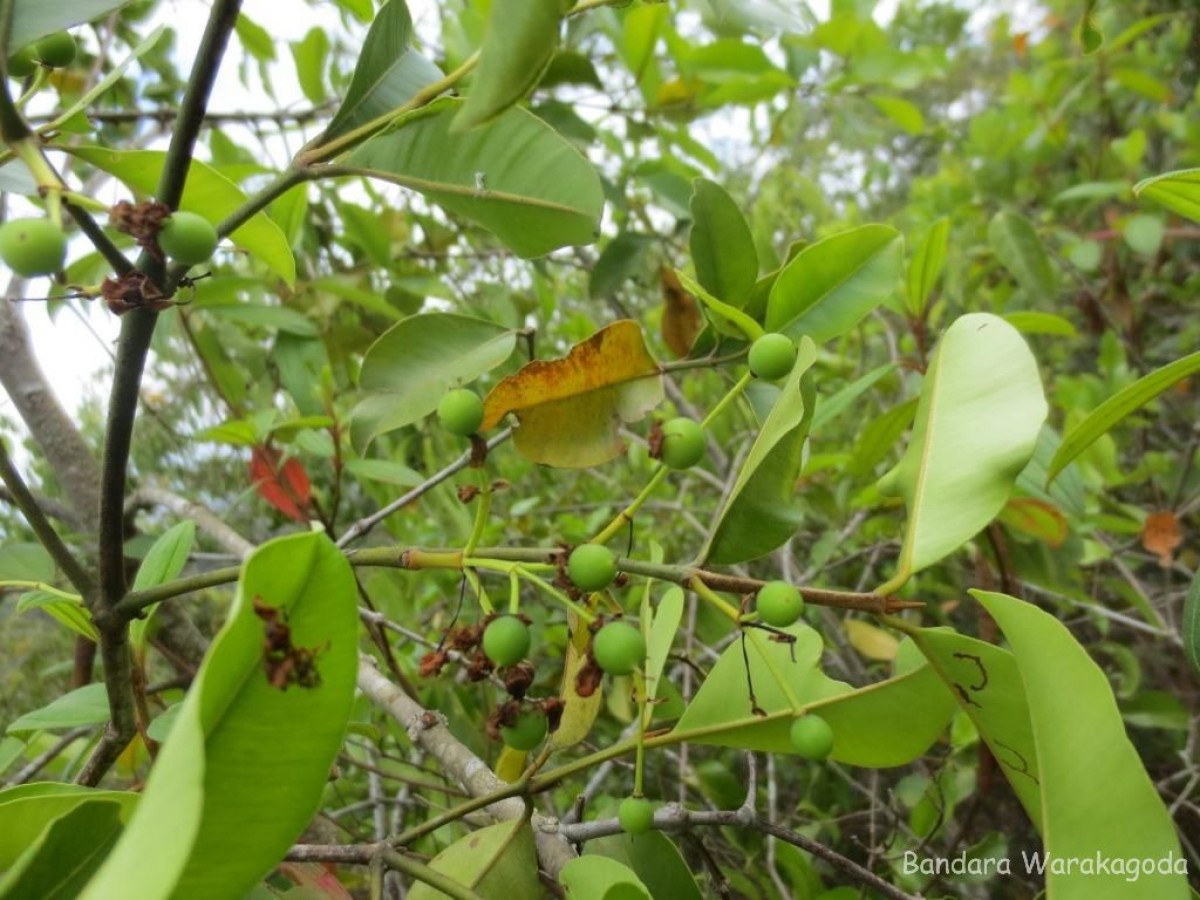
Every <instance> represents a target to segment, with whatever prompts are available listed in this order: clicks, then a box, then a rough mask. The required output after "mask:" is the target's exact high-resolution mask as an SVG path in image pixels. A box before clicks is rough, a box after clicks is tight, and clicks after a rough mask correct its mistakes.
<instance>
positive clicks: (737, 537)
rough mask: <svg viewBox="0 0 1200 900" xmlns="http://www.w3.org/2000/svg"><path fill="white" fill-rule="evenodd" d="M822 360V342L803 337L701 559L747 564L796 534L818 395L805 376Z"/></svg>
mask: <svg viewBox="0 0 1200 900" xmlns="http://www.w3.org/2000/svg"><path fill="white" fill-rule="evenodd" d="M816 359H817V347H816V344H814V343H813V342H812V341H811V340H809V339H808V338H801V339H800V346H799V349H798V352H797V354H796V364H795V366H794V367H793V368H792V372H791V374H790V375H788V377H787V379H786V380H785V381H784V383H783V385H782V387H781V389H780V392H779V397H778V399H777V400H776V401H775V405H774V406H773V407H772V408H771V412H770V414H769V415H768V416H767V419H766V421H765V422H763V426H762V428H761V429H760V431H759V433H758V437H757V438H756V439H755V441H754V446H752V447H751V448H750V453H749V454H747V456H746V461H745V462H744V463H742V468H741V470H740V471H739V472H738V477H737V480H736V481H735V482H734V484H733V488H732V490H730V492H729V496H728V497H727V498H726V500H725V504H724V506H723V507H722V508H721V511H720V512H719V513H718V514H717V517H716V519H715V521H714V524H713V529H712V532H711V533H710V534H709V538H708V542H707V544H706V546H705V549H704V550H703V551H702V552H701V554H700V559H701V560H707V561H709V562H711V563H713V564H714V565H719V566H727V565H733V564H734V563H739V562H744V561H745V560H748V559H754V558H756V557H759V556H763V555H765V554H767V553H770V552H771V551H772V550H774V549H775V548H776V547H778V546H780V545H781V544H783V543H784V542H785V541H787V539H788V538H790V537H791V536H792V535H793V534H795V532H796V528H797V526H798V525H799V524H800V520H801V518H802V513H801V511H800V505H799V503H798V502H797V499H796V480H797V479H798V478H799V477H800V465H801V462H802V459H801V457H802V452H803V449H804V441H805V440H806V439H807V438H808V426H809V423H810V422H811V421H812V414H813V407H814V400H815V397H816V394H815V390H814V388H813V386H812V382H811V380H810V379H807V378H805V377H804V376H805V375H806V374H807V373H808V370H809V369H810V368H812V365H813V363H814V362H816Z"/></svg>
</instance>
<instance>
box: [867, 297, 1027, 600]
mask: <svg viewBox="0 0 1200 900" xmlns="http://www.w3.org/2000/svg"><path fill="white" fill-rule="evenodd" d="M1046 412H1047V406H1046V398H1045V396H1044V394H1043V392H1042V381H1041V377H1040V376H1039V374H1038V367H1037V361H1036V360H1035V359H1034V358H1033V354H1032V353H1031V352H1030V350H1029V347H1028V345H1027V344H1026V343H1025V341H1024V339H1023V338H1022V337H1021V335H1020V334H1019V333H1018V332H1017V330H1016V329H1015V328H1013V327H1012V326H1011V325H1009V324H1008V323H1007V322H1005V321H1004V320H1003V319H1001V318H999V317H997V316H993V315H991V314H989V313H972V314H970V315H965V316H962V317H960V318H959V319H957V320H956V321H955V322H954V324H953V325H951V326H950V328H949V329H948V330H947V331H946V333H945V335H944V336H943V337H942V340H941V342H940V343H939V344H938V347H937V350H936V351H935V353H934V356H933V360H932V362H931V363H930V365H929V369H928V371H927V372H926V374H925V382H924V384H923V385H922V387H921V399H920V402H919V403H918V405H917V418H916V422H915V423H914V425H913V436H912V439H911V440H910V441H909V444H908V448H907V449H906V450H905V453H904V456H903V457H902V458H901V460H900V462H899V464H898V465H897V466H896V468H895V469H893V470H892V472H891V473H889V475H887V476H885V479H888V480H890V481H891V482H892V483H893V484H894V486H895V487H896V488H897V489H898V490H899V492H900V494H901V495H902V496H903V497H904V500H905V504H906V505H907V507H908V525H907V528H906V530H905V533H904V544H903V546H902V547H901V550H900V559H899V562H898V565H897V570H896V575H895V576H894V577H893V578H892V579H891V580H890V581H889V582H888V583H887V584H885V585H883V586H881V587H880V588H879V589H878V590H879V591H880V592H881V593H888V592H890V591H893V590H895V589H896V588H898V587H899V586H900V585H902V584H904V583H905V582H906V581H907V580H908V578H909V576H910V575H912V574H913V573H914V572H918V571H920V570H921V569H923V568H925V567H926V566H929V565H931V564H933V563H935V562H937V561H938V560H939V559H941V558H942V557H944V556H946V555H947V554H949V553H952V552H954V551H955V550H957V549H958V548H959V547H960V546H962V544H963V543H965V542H966V541H968V540H970V539H971V538H972V537H974V536H975V535H976V534H977V533H978V532H979V531H980V529H982V528H983V527H984V526H986V525H987V524H988V522H990V521H991V520H992V519H993V518H994V517H995V516H996V514H997V513H999V512H1000V510H1001V509H1002V508H1003V507H1004V504H1005V503H1006V502H1007V501H1008V497H1009V494H1011V492H1012V488H1013V482H1014V481H1015V479H1016V477H1017V475H1018V474H1020V472H1021V470H1022V469H1023V468H1025V465H1026V464H1027V463H1028V462H1029V459H1030V457H1031V456H1032V455H1033V449H1034V445H1035V444H1036V443H1037V436H1038V431H1039V430H1040V429H1041V427H1042V423H1043V422H1044V421H1045V419H1046ZM882 489H883V486H882V485H881V490H882Z"/></svg>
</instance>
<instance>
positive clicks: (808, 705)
mask: <svg viewBox="0 0 1200 900" xmlns="http://www.w3.org/2000/svg"><path fill="white" fill-rule="evenodd" d="M784 630H785V631H786V632H787V633H789V634H791V635H793V636H794V637H795V638H796V642H795V644H791V645H789V644H787V643H780V642H778V641H776V640H773V639H772V636H771V635H770V634H768V633H766V632H763V631H761V630H759V629H755V628H747V629H745V631H744V634H745V638H744V641H745V645H744V647H745V655H743V647H742V645H741V641H739V642H738V643H735V644H733V645H732V646H730V647H728V648H726V649H725V651H724V652H723V653H722V654H721V658H720V659H719V660H717V664H716V665H715V666H713V668H712V670H711V671H710V672H709V673H708V677H707V678H705V679H704V683H703V684H702V685H701V686H700V690H699V691H697V692H696V696H695V697H694V698H693V699H692V702H691V703H690V704H689V705H688V707H687V709H686V710H685V711H684V714H683V716H682V717H681V718H680V720H679V723H678V724H677V725H676V726H675V729H674V731H673V732H672V738H673V739H678V740H685V739H686V740H688V741H690V742H692V743H698V744H713V745H716V746H721V747H738V748H742V749H746V750H755V751H759V752H763V753H794V752H795V749H794V748H793V746H792V742H791V736H790V731H791V725H792V721H793V719H794V718H795V717H796V715H798V714H800V713H802V712H807V711H811V712H814V713H818V714H819V715H820V716H821V717H822V718H823V719H825V720H826V721H827V722H828V723H829V724H830V726H832V728H833V733H834V744H833V753H832V754H831V757H830V758H831V759H834V760H836V761H838V762H843V763H847V764H849V765H856V766H868V767H888V766H899V765H904V764H906V763H908V762H911V761H912V760H913V759H915V758H916V757H918V756H920V755H921V754H922V753H924V752H925V751H926V750H928V749H929V747H930V745H931V744H932V743H933V742H934V741H935V740H936V739H937V737H938V736H939V735H940V734H941V733H942V731H943V730H944V729H945V727H946V725H947V723H948V722H949V721H950V714H951V713H952V712H953V709H954V698H953V697H952V696H951V695H950V693H949V691H947V690H946V689H945V688H944V686H943V685H941V684H940V683H939V681H938V678H937V676H936V675H935V674H934V673H933V672H931V671H930V670H929V669H928V667H920V668H918V669H916V670H914V671H911V672H907V673H905V674H904V675H901V676H899V677H897V678H892V679H890V680H888V681H883V682H878V683H876V684H872V685H868V686H866V687H864V688H860V689H858V690H855V689H853V688H851V687H850V685H848V684H845V683H843V682H840V681H835V680H833V679H831V678H829V677H828V676H826V675H825V674H824V673H823V672H822V671H821V670H820V669H819V668H818V667H817V664H818V663H819V662H820V658H821V652H822V650H823V649H824V643H823V641H822V640H821V637H820V635H818V634H817V632H815V631H814V630H813V629H812V628H810V627H809V626H807V625H805V624H803V623H799V624H797V625H793V626H792V627H791V628H787V629H784ZM747 660H748V661H749V669H748V672H749V676H748V677H747V662H746V661H747ZM749 683H753V685H754V700H755V701H756V702H757V704H758V708H759V710H760V711H762V712H765V713H766V715H758V714H755V712H754V710H753V707H752V703H751V700H750V693H749V686H748V685H749Z"/></svg>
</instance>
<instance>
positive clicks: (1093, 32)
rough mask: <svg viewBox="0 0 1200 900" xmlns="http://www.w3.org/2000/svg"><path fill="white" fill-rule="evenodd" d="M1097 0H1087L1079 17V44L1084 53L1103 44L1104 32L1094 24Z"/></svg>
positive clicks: (1086, 53)
mask: <svg viewBox="0 0 1200 900" xmlns="http://www.w3.org/2000/svg"><path fill="white" fill-rule="evenodd" d="M1097 2H1098V0H1087V3H1086V5H1085V6H1084V8H1083V15H1082V16H1081V17H1080V19H1079V45H1080V46H1081V47H1082V48H1083V52H1084V54H1085V55H1090V54H1092V53H1095V52H1096V51H1097V50H1099V49H1100V48H1101V47H1102V46H1104V33H1103V32H1102V31H1101V30H1100V28H1099V27H1098V26H1097V25H1096V4H1097Z"/></svg>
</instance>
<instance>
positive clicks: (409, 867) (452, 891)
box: [379, 850, 482, 900]
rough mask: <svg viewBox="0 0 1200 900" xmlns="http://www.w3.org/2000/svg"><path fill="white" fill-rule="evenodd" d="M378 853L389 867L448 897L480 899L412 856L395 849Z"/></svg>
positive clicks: (471, 891) (459, 899)
mask: <svg viewBox="0 0 1200 900" xmlns="http://www.w3.org/2000/svg"><path fill="white" fill-rule="evenodd" d="M379 855H380V857H382V859H383V861H384V862H385V863H387V865H388V867H389V868H392V869H395V870H396V871H398V872H403V873H404V874H405V875H408V876H410V877H412V878H415V879H416V880H417V881H423V882H424V883H425V884H427V885H429V886H430V887H432V888H436V889H437V890H439V891H441V892H442V893H443V894H445V895H446V896H448V897H453V898H455V900H482V897H481V896H480V895H479V894H477V893H475V891H473V890H471V889H470V888H469V887H464V886H463V885H462V884H459V883H458V882H457V881H455V880H454V879H453V878H451V877H450V876H449V875H443V874H442V873H441V872H439V871H437V870H436V869H432V868H430V867H429V866H427V865H425V864H424V863H421V862H418V861H417V860H415V859H413V858H412V857H409V856H405V855H404V854H403V853H399V852H397V851H395V850H380V851H379Z"/></svg>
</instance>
